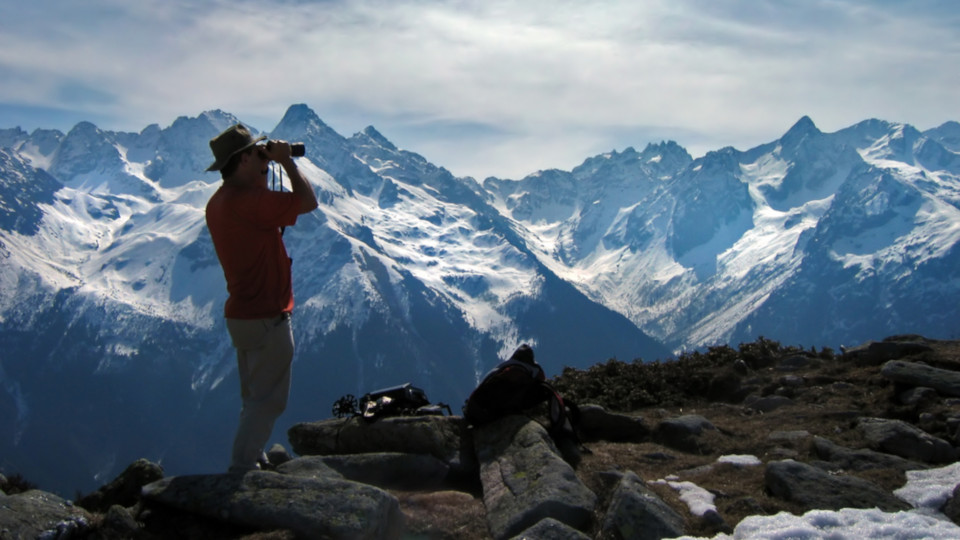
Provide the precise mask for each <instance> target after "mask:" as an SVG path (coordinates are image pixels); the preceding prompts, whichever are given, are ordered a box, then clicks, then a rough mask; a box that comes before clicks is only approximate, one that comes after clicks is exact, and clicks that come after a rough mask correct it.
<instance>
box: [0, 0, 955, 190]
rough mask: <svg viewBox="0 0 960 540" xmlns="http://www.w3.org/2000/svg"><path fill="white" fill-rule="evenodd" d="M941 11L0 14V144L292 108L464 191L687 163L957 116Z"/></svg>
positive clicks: (462, 4) (689, 0) (125, 8)
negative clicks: (381, 139) (660, 146)
mask: <svg viewBox="0 0 960 540" xmlns="http://www.w3.org/2000/svg"><path fill="white" fill-rule="evenodd" d="M957 66H960V9H957V7H956V4H955V1H954V0H911V1H910V2H900V1H894V0H873V1H868V0H782V1H774V0H728V1H724V0H644V1H635V0H623V1H599V0H483V1H482V2H481V1H468V0H449V1H443V0H436V1H431V0H354V1H348V0H256V1H252V0H208V1H196V0H193V1H187V0H138V1H136V2H130V1H128V0H85V1H83V2H76V1H74V0H31V1H30V2H3V3H0V128H9V127H18V126H19V127H21V128H22V129H25V130H27V131H32V130H33V129H36V128H53V129H59V130H61V131H64V132H66V131H69V129H70V128H72V127H73V126H74V125H75V124H76V123H77V122H80V121H90V122H93V123H94V124H96V125H97V126H98V127H100V128H101V129H105V130H112V131H133V132H139V131H141V130H142V129H143V128H144V127H146V126H148V125H150V124H159V125H160V126H161V127H166V126H169V125H170V124H172V123H173V121H174V120H175V119H176V118H177V117H180V116H188V117H195V116H197V115H199V114H201V113H202V112H204V111H207V110H213V109H221V110H224V111H227V112H230V113H233V114H234V115H236V116H237V117H238V118H239V119H240V120H241V121H243V122H245V123H247V124H249V125H251V126H253V127H255V128H256V129H258V130H261V131H270V130H271V129H273V128H274V127H275V126H276V125H277V123H278V122H279V121H280V119H281V118H282V116H283V113H284V112H285V111H286V109H287V108H288V107H289V106H290V105H292V104H298V103H305V104H307V105H308V106H309V107H310V108H311V109H313V110H314V111H315V112H316V113H317V114H318V115H319V116H320V118H321V119H322V120H323V121H324V122H325V123H327V124H328V125H329V126H330V127H332V128H333V129H335V130H336V131H337V132H338V133H340V134H341V135H344V136H350V135H352V134H354V133H356V132H358V131H361V130H362V129H363V128H365V127H366V126H370V125H372V126H374V127H375V128H376V129H377V130H378V131H380V132H381V133H382V134H383V135H384V136H386V137H387V138H388V139H390V140H391V141H392V142H393V143H394V144H396V145H397V146H399V147H400V148H403V149H406V150H410V151H413V152H417V153H419V154H421V155H423V156H424V157H425V158H427V159H428V160H429V161H431V162H432V163H434V164H436V165H439V166H443V167H445V168H447V169H448V170H450V171H451V172H453V173H454V174H455V175H458V176H473V177H475V178H477V179H483V178H485V177H487V176H498V177H500V178H521V177H523V176H526V175H527V174H530V173H533V172H535V171H537V170H541V169H549V168H558V169H563V170H569V169H571V168H573V167H575V166H576V165H578V164H580V163H582V162H583V161H584V159H586V158H588V157H591V156H594V155H597V154H601V153H604V152H609V151H611V150H616V151H622V150H624V149H625V148H627V147H631V146H632V147H634V148H637V149H642V148H643V147H645V146H646V145H647V144H648V143H658V142H661V141H665V140H673V141H676V142H677V143H679V144H680V145H682V146H684V147H685V148H686V149H687V150H688V151H689V152H690V153H691V154H692V155H693V157H699V156H701V155H703V154H704V153H706V152H708V151H710V150H717V149H720V148H722V147H725V146H733V147H735V148H738V149H741V150H746V149H749V148H752V147H754V146H756V145H759V144H763V143H767V142H770V141H773V140H776V139H777V138H779V137H780V136H782V135H783V134H784V133H785V132H786V131H787V130H788V129H789V128H790V126H792V125H793V124H794V123H795V122H796V121H797V120H799V119H800V118H801V117H803V116H809V117H810V118H811V119H812V120H813V121H814V123H815V124H816V125H817V127H819V128H820V129H821V130H823V131H826V132H832V131H836V130H839V129H842V128H845V127H848V126H850V125H853V124H855V123H857V122H859V121H861V120H866V119H870V118H879V119H882V120H887V121H891V122H904V123H908V124H911V125H913V126H914V127H917V128H918V129H921V130H925V129H930V128H933V127H937V126H939V125H941V124H942V123H944V122H946V121H949V120H960V99H958V96H957V88H960V69H957Z"/></svg>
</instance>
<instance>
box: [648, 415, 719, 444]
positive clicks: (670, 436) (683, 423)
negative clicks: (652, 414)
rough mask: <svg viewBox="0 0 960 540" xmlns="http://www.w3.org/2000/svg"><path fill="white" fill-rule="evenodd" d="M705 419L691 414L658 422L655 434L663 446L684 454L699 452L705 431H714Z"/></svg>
mask: <svg viewBox="0 0 960 540" xmlns="http://www.w3.org/2000/svg"><path fill="white" fill-rule="evenodd" d="M716 429H717V428H716V426H714V425H713V424H711V423H710V421H709V420H707V419H706V418H704V417H702V416H700V415H696V414H691V415H686V416H680V417H677V418H670V419H667V420H664V421H663V422H660V425H659V426H657V434H658V436H659V438H660V440H661V441H662V442H663V444H665V445H667V446H669V447H671V448H676V449H677V450H683V451H686V452H700V451H701V450H703V449H704V446H705V445H704V444H703V443H702V442H701V440H700V438H701V436H702V435H703V434H704V433H705V432H706V431H716Z"/></svg>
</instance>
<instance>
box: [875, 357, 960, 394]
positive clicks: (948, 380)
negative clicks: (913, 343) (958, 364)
mask: <svg viewBox="0 0 960 540" xmlns="http://www.w3.org/2000/svg"><path fill="white" fill-rule="evenodd" d="M880 374H881V375H883V376H884V377H886V378H888V379H890V380H891V381H893V382H896V383H900V384H904V385H908V386H926V387H929V388H933V389H934V390H936V391H937V392H940V393H941V394H943V395H945V396H952V397H960V372H957V371H952V370H949V369H940V368H935V367H931V366H928V365H926V364H919V363H917V362H903V361H901V360H892V361H890V362H887V363H886V364H884V365H883V368H881V369H880Z"/></svg>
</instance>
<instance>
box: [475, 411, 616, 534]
mask: <svg viewBox="0 0 960 540" xmlns="http://www.w3.org/2000/svg"><path fill="white" fill-rule="evenodd" d="M474 444H475V445H476V449H477V458H478V459H479V461H480V481H481V482H482V484H483V504H484V506H486V508H487V524H488V525H489V527H490V532H491V534H492V535H493V537H494V538H509V537H511V536H514V535H516V534H518V533H520V532H521V531H523V530H524V529H527V528H529V527H532V526H534V525H536V523H537V522H539V521H541V520H543V519H547V518H552V519H555V520H557V521H560V522H561V523H565V524H567V525H569V526H571V527H573V528H577V529H583V528H587V526H588V525H589V524H590V520H591V518H592V516H593V510H594V507H595V506H596V503H597V497H596V495H595V494H594V493H593V492H592V491H590V490H589V489H587V487H586V486H584V485H583V483H582V482H581V481H580V479H579V478H577V474H576V472H574V470H573V468H572V467H571V466H570V465H569V464H567V463H566V462H565V461H563V459H562V458H561V457H560V452H559V451H558V450H557V448H556V446H554V444H553V441H552V440H551V439H550V436H549V435H547V431H546V430H545V429H544V428H543V426H541V425H540V424H538V423H536V422H534V421H532V420H530V419H529V418H527V417H525V416H509V417H507V418H504V419H502V420H500V421H497V422H492V423H490V424H488V425H485V426H483V427H482V428H479V429H477V431H476V434H475V435H474Z"/></svg>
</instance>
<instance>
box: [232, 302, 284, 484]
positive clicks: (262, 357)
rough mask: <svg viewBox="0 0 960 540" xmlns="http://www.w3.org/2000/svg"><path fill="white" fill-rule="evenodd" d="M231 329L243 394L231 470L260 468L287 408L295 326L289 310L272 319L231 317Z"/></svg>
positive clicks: (241, 394) (241, 392) (241, 393)
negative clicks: (274, 431)
mask: <svg viewBox="0 0 960 540" xmlns="http://www.w3.org/2000/svg"><path fill="white" fill-rule="evenodd" d="M227 331H228V332H230V338H231V339H232V340H233V346H234V347H235V348H236V349H237V370H238V372H239V374H240V396H241V398H242V399H243V407H242V409H241V410H240V424H239V425H238V427H237V434H236V436H235V437H234V440H233V455H232V457H231V461H230V470H231V471H246V470H250V469H255V468H257V460H258V459H259V458H260V456H261V455H262V454H263V447H264V446H265V445H266V444H267V441H268V440H269V439H270V434H271V433H273V423H274V422H275V421H276V420H277V417H279V416H280V414H281V413H283V411H284V409H286V408H287V398H288V397H289V395H290V368H291V363H292V361H293V328H292V326H291V325H290V316H289V314H283V315H281V316H279V317H273V318H270V319H251V320H241V319H227Z"/></svg>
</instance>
